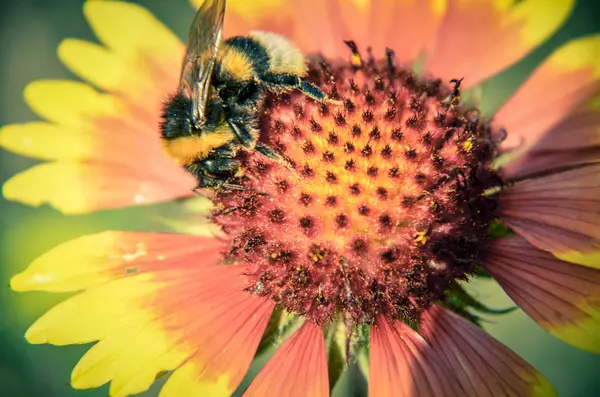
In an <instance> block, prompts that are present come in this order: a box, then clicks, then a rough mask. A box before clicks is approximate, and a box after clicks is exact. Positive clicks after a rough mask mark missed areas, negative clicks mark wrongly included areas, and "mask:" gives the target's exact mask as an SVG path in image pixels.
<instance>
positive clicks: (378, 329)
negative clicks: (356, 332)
mask: <svg viewBox="0 0 600 397" xmlns="http://www.w3.org/2000/svg"><path fill="white" fill-rule="evenodd" d="M439 353H440V352H437V351H435V350H433V349H432V347H431V346H430V345H429V344H428V343H427V342H426V341H425V339H423V337H421V335H419V334H417V333H416V332H415V331H414V330H413V329H412V328H410V327H409V326H408V325H406V324H405V323H403V322H400V321H396V322H394V323H393V324H391V323H390V322H389V321H388V320H387V319H386V318H385V317H383V316H379V317H378V318H377V321H376V323H375V325H373V326H371V345H370V361H369V397H431V396H438V395H439V396H448V397H451V396H456V397H459V396H464V393H463V392H462V390H461V389H460V387H459V384H458V381H457V380H456V375H455V374H454V373H453V372H452V370H451V369H450V368H447V367H446V366H445V364H443V361H442V359H441V358H440V356H439Z"/></svg>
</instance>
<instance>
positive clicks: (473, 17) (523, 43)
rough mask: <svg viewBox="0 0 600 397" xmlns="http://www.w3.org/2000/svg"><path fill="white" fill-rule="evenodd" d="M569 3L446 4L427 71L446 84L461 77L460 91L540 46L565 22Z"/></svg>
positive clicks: (495, 0)
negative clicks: (444, 14) (445, 81)
mask: <svg viewBox="0 0 600 397" xmlns="http://www.w3.org/2000/svg"><path fill="white" fill-rule="evenodd" d="M574 3H575V1H574V0H556V1H552V2H548V1H546V0H524V1H519V2H515V1H514V0H491V1H490V0H449V1H448V10H447V13H446V16H445V18H444V20H443V22H442V23H441V26H440V28H439V30H438V32H437V35H436V38H435V42H434V46H433V48H432V50H431V54H430V56H429V58H428V59H427V70H428V71H429V72H431V73H432V74H433V75H434V76H437V77H441V78H443V79H444V80H447V81H448V80H450V79H453V78H455V79H456V78H461V77H464V78H465V80H464V83H463V84H464V86H465V87H468V86H472V85H474V84H476V83H479V82H481V81H483V80H484V79H486V78H488V77H490V76H492V75H494V74H495V73H497V72H499V71H501V70H503V69H505V68H507V67H508V66H510V65H512V64H513V63H515V62H517V61H518V60H519V59H521V58H522V57H524V56H525V55H526V54H528V53H529V52H530V51H532V50H533V49H535V48H536V47H537V46H539V45H540V44H541V43H543V42H544V41H545V40H546V39H547V38H548V37H550V35H552V34H553V33H554V32H555V31H556V30H557V29H558V28H559V27H560V26H561V25H562V24H563V23H564V22H565V21H566V19H567V18H568V16H569V15H570V13H571V11H572V9H573V7H574ZM541 9H543V10H544V11H543V12H540V10H541Z"/></svg>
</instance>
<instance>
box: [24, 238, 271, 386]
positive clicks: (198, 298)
mask: <svg viewBox="0 0 600 397" xmlns="http://www.w3.org/2000/svg"><path fill="white" fill-rule="evenodd" d="M134 235H135V234H127V233H125V234H124V235H123V237H124V240H125V241H123V243H124V244H125V247H118V246H117V247H112V248H113V251H112V252H113V255H106V254H104V256H103V255H99V256H101V257H103V258H104V260H105V261H106V262H107V264H106V269H105V270H104V272H102V271H101V270H100V269H101V266H100V264H99V262H101V260H98V259H97V258H94V259H96V260H97V262H96V263H95V264H94V263H91V264H90V265H89V266H88V267H87V270H88V271H89V272H90V273H91V276H90V278H91V279H92V280H93V279H94V276H95V273H94V267H95V268H96V269H98V273H100V275H99V276H98V277H97V279H96V280H93V281H94V282H91V283H87V285H88V286H90V285H91V287H89V288H88V289H87V290H85V291H84V292H82V293H80V294H79V295H76V296H74V297H72V298H69V299H67V300H66V301H64V302H62V303H61V304H59V305H57V306H55V307H54V308H53V309H51V310H50V311H49V312H48V313H46V314H45V315H44V316H42V317H41V318H40V319H39V320H38V321H37V322H36V323H35V324H34V325H32V326H31V328H30V329H29V330H28V331H27V334H26V337H27V340H28V341H29V342H31V343H51V344H57V345H65V344H80V343H89V342H92V341H96V340H97V341H99V342H98V343H97V344H96V345H94V347H92V348H91V349H90V350H89V351H88V352H87V353H86V354H85V356H84V357H83V358H82V359H81V361H80V362H79V363H78V365H77V366H76V368H75V369H74V370H73V374H72V385H73V386H74V387H76V388H92V387H98V386H100V385H102V384H104V383H106V382H109V381H110V382H111V386H110V394H111V396H127V395H131V394H135V393H139V392H142V391H144V390H146V389H147V388H148V387H150V385H151V384H152V383H153V382H154V380H155V378H156V375H157V374H159V373H161V372H163V371H170V370H175V373H174V375H173V377H172V379H170V380H169V381H168V382H167V385H166V386H165V391H164V395H166V396H178V395H181V394H180V393H179V392H181V390H196V391H198V392H199V393H198V394H197V395H217V394H210V393H209V391H213V390H227V393H228V394H227V395H229V394H231V393H232V392H233V390H235V388H236V387H237V385H238V383H239V382H240V381H241V380H242V378H243V376H244V374H245V372H246V370H247V369H248V366H249V365H250V362H251V361H252V358H253V356H254V353H255V351H256V348H257V347H258V344H259V342H260V338H261V335H262V333H263V332H264V330H265V327H266V325H267V323H268V320H269V317H270V314H271V311H272V310H273V303H272V302H270V301H265V300H264V299H262V298H258V297H254V296H252V295H250V294H248V293H246V292H245V291H244V289H245V288H246V286H247V281H246V277H245V276H243V275H242V274H241V273H243V271H244V267H240V266H231V265H230V266H223V265H218V264H217V261H218V260H220V259H221V255H220V245H218V244H210V242H211V239H198V238H193V237H189V236H177V237H176V236H168V235H150V236H147V235H143V234H142V235H141V236H140V235H138V237H139V238H140V240H141V242H138V243H136V245H135V249H136V251H134V252H133V253H129V252H131V250H133V248H134V247H133V246H132V245H133V243H134V241H136V240H135V239H133V236H134ZM104 237H105V238H104V240H105V241H100V243H101V244H105V245H106V244H107V241H110V240H113V243H117V242H121V240H120V239H118V237H119V236H118V235H105V236H104ZM177 239H181V241H177ZM212 242H213V243H214V241H212ZM91 243H92V242H91V241H84V242H81V243H80V244H79V245H80V248H81V247H83V246H86V245H88V246H89V245H90V244H91ZM144 243H148V244H150V245H151V246H145V245H144ZM198 243H200V245H198ZM199 246H200V247H203V249H202V250H198V247H199ZM66 248H68V247H66ZM64 249H65V247H63V249H62V250H63V251H64ZM122 250H125V251H127V252H128V253H123V251H122ZM159 253H164V254H165V256H163V255H159ZM56 255H57V253H55V255H54V256H56ZM87 255H90V256H92V257H95V256H96V255H97V254H96V255H94V253H93V251H92V253H89V252H88V253H87ZM49 261H51V258H50V259H49ZM92 262H93V261H92ZM207 262H208V263H207ZM125 263H127V265H125ZM84 266H85V265H84ZM38 267H40V266H38ZM57 267H59V266H57ZM63 269H65V270H64V272H63V273H65V275H64V278H65V282H68V280H69V278H70V274H73V273H77V272H76V271H70V270H68V269H67V266H64V265H63ZM57 273H59V272H57ZM109 273H110V276H112V279H110V280H109V281H107V282H104V283H102V284H99V283H98V282H99V281H102V279H104V280H106V279H109V278H110V276H109ZM37 274H39V273H37ZM46 275H47V273H46ZM31 276H32V277H33V278H35V276H36V272H32V274H31ZM17 277H19V276H17ZM56 277H58V276H56ZM56 277H55V278H56ZM30 278H31V277H30ZM78 278H79V279H80V280H81V279H83V276H78ZM115 278H116V279H115ZM17 282H22V280H17ZM13 283H14V282H13ZM83 284H86V283H85V282H83ZM179 367H181V368H182V371H181V373H180V374H178V372H179V370H178V368H179ZM190 367H193V369H194V371H193V373H192V372H191V371H190ZM186 374H187V375H186ZM190 374H191V375H193V376H191V375H190ZM174 390H175V392H173V391H174ZM178 393H179V394H178Z"/></svg>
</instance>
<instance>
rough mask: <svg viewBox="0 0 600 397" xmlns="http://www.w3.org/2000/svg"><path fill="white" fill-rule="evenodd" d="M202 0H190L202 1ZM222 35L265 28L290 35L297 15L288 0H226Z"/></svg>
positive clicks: (244, 32)
mask: <svg viewBox="0 0 600 397" xmlns="http://www.w3.org/2000/svg"><path fill="white" fill-rule="evenodd" d="M203 1H204V0H192V3H202V2H203ZM225 12H226V14H225V26H224V28H223V37H225V38H228V37H232V36H237V35H242V36H245V35H247V34H248V32H250V31H252V30H266V31H269V32H274V33H278V34H281V35H283V36H286V37H292V35H293V29H294V26H296V24H297V22H296V21H297V20H298V16H296V17H294V12H293V6H292V5H291V4H290V1H289V0H255V1H252V2H248V1H246V0H237V1H228V2H227V10H226V11H225Z"/></svg>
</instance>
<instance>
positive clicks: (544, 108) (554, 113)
mask: <svg viewBox="0 0 600 397" xmlns="http://www.w3.org/2000/svg"><path fill="white" fill-rule="evenodd" d="M599 90H600V35H592V36H587V37H583V38H579V39H576V40H572V41H570V42H568V43H567V44H565V45H563V46H562V47H560V48H559V49H558V50H556V51H555V52H554V53H553V54H552V55H551V56H550V57H549V58H548V59H547V60H546V61H544V62H543V63H542V64H541V65H540V66H539V67H538V68H537V69H536V70H535V71H534V72H533V74H532V75H531V76H530V77H529V78H528V79H527V81H526V82H525V83H524V84H523V85H522V86H521V87H520V88H519V89H518V90H517V92H516V93H515V94H514V95H513V96H512V97H511V98H510V99H509V100H508V101H507V102H506V103H505V104H504V105H503V106H502V107H501V108H500V110H499V111H498V113H497V114H496V115H495V116H494V122H495V123H496V124H497V125H499V126H502V127H503V128H505V129H506V131H507V132H508V137H507V140H506V141H505V142H503V145H502V146H503V148H504V149H508V150H511V149H514V150H515V151H517V152H518V153H521V154H522V153H524V152H526V151H529V150H532V151H535V150H537V149H536V145H537V143H538V142H540V140H541V139H542V138H543V137H544V135H545V134H546V133H548V131H549V130H550V129H551V128H552V127H554V126H556V124H558V123H559V122H560V121H561V120H563V119H565V118H566V117H568V116H569V115H571V114H572V113H573V111H575V110H576V109H577V108H583V107H586V106H585V105H584V104H587V103H588V102H589V101H590V100H591V99H592V98H594V97H595V96H596V95H597V94H598V92H599ZM562 135H563V136H566V135H565V134H564V132H563V133H562ZM576 140H577V139H574V141H576ZM539 149H540V150H543V149H544V148H543V146H541V147H540V148H539ZM522 167H524V169H523V170H521V169H518V168H517V167H510V166H509V167H508V168H507V169H506V171H505V172H506V173H507V175H508V176H512V175H515V174H516V173H519V174H521V175H522V174H525V173H527V164H526V163H524V164H522Z"/></svg>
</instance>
